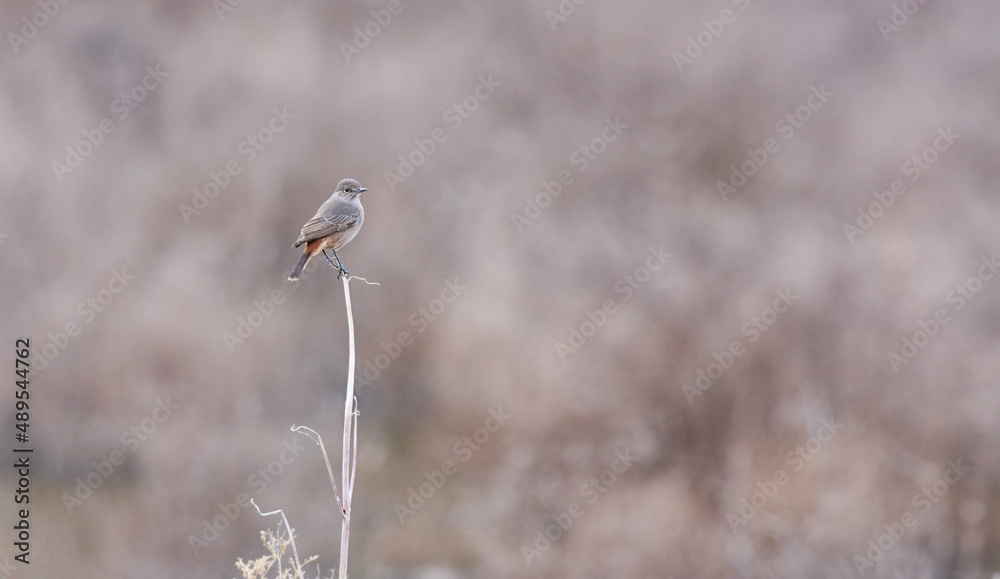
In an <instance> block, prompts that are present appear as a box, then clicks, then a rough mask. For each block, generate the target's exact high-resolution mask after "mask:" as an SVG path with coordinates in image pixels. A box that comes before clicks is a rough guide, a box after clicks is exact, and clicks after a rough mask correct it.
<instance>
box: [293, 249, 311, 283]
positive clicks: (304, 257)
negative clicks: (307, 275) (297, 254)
mask: <svg viewBox="0 0 1000 579" xmlns="http://www.w3.org/2000/svg"><path fill="white" fill-rule="evenodd" d="M310 257H312V256H311V255H309V252H308V251H307V252H305V253H303V254H302V259H300V260H299V264H298V265H296V266H295V269H293V270H292V273H290V274H288V281H295V280H297V279H299V276H300V275H302V269H303V268H305V266H306V264H307V263H309V258H310Z"/></svg>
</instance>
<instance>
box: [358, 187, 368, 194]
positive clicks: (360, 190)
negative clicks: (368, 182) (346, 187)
mask: <svg viewBox="0 0 1000 579" xmlns="http://www.w3.org/2000/svg"><path fill="white" fill-rule="evenodd" d="M367 190H368V187H362V188H360V189H358V193H364V192H365V191H367Z"/></svg>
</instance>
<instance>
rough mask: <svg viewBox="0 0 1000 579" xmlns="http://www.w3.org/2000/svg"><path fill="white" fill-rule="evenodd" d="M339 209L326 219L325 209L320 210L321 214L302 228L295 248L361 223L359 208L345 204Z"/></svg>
mask: <svg viewBox="0 0 1000 579" xmlns="http://www.w3.org/2000/svg"><path fill="white" fill-rule="evenodd" d="M338 209H340V210H339V211H338V212H336V213H335V214H334V215H332V216H329V217H325V216H324V215H323V213H324V211H323V208H320V211H319V213H317V214H316V216H315V217H313V218H312V219H310V220H309V221H307V222H306V224H305V225H303V226H302V233H301V234H300V235H299V238H298V240H296V241H295V245H294V246H293V247H298V246H300V245H302V244H303V243H308V242H310V241H312V240H314V239H320V238H323V237H326V236H328V235H333V234H334V233H338V232H341V231H343V230H345V229H349V228H351V227H354V226H355V225H357V224H358V221H361V211H360V210H359V209H358V208H356V207H353V206H351V205H349V204H346V203H345V204H344V206H343V207H340V208H338Z"/></svg>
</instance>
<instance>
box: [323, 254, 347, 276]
mask: <svg viewBox="0 0 1000 579" xmlns="http://www.w3.org/2000/svg"><path fill="white" fill-rule="evenodd" d="M323 256H324V257H326V261H327V262H328V263H327V265H328V266H330V265H332V266H334V267H336V268H337V272H338V273H337V279H340V276H343V275H350V274H349V273H348V272H347V269H345V268H344V264H343V263H341V262H340V256H339V255H337V250H336V249H334V250H333V256H334V257H336V258H337V263H333V260H332V259H330V254H328V253H327V252H326V250H325V249H324V250H323Z"/></svg>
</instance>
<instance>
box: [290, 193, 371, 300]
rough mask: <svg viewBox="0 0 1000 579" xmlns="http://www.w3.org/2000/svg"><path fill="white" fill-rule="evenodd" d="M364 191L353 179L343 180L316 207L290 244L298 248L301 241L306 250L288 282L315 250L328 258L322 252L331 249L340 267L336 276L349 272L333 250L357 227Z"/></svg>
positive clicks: (352, 236) (295, 275) (345, 242)
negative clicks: (316, 209)
mask: <svg viewBox="0 0 1000 579" xmlns="http://www.w3.org/2000/svg"><path fill="white" fill-rule="evenodd" d="M367 190H368V189H366V188H364V187H362V186H361V184H360V183H358V182H357V181H355V180H354V179H344V180H343V181H341V182H340V183H339V184H338V185H337V190H336V191H334V192H333V195H331V196H330V198H329V199H327V200H326V201H324V202H323V204H322V205H320V206H319V211H317V212H316V215H315V216H314V217H313V218H312V219H310V220H309V221H307V222H306V224H305V225H303V226H302V233H300V234H299V238H298V239H297V240H296V241H295V244H294V245H292V247H298V246H300V245H302V244H303V243H304V244H306V249H305V253H303V254H302V259H300V260H299V264H298V265H296V266H295V269H293V270H292V273H291V274H289V275H288V281H294V280H297V279H299V275H301V274H302V269H303V268H305V266H306V264H307V263H309V260H310V259H312V257H313V256H314V255H316V254H317V253H319V252H321V251H322V252H323V255H326V258H327V260H330V256H329V255H327V254H326V250H327V249H332V250H333V256H334V257H335V258H337V268H338V269H339V270H340V274H338V275H337V279H340V276H341V275H349V274H348V273H347V270H346V269H344V264H342V263H341V262H340V256H339V255H337V250H338V249H340V248H341V247H344V246H345V245H347V244H348V242H350V241H351V240H352V239H354V236H355V235H357V234H358V231H360V230H361V224H362V222H364V220H365V210H364V208H363V207H361V199H360V198H359V195H361V194H362V193H364V192H365V191H367ZM331 263H332V260H331Z"/></svg>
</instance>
